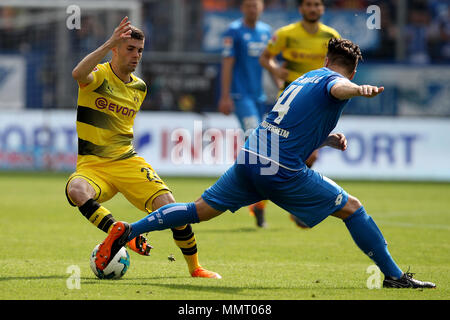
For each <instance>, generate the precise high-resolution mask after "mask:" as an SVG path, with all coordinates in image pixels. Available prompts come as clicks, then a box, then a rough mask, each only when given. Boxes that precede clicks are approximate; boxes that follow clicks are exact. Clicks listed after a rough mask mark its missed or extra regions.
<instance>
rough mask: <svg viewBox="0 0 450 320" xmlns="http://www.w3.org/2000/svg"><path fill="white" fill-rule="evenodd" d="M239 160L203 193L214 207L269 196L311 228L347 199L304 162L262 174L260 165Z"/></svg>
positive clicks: (222, 208) (231, 207)
mask: <svg viewBox="0 0 450 320" xmlns="http://www.w3.org/2000/svg"><path fill="white" fill-rule="evenodd" d="M241 154H242V152H241ZM239 163H241V162H236V163H235V164H234V165H233V166H232V167H231V168H229V169H228V170H227V171H226V172H225V173H224V174H223V175H222V176H221V177H220V178H219V180H217V182H216V183H215V184H214V185H213V186H211V187H210V188H208V189H207V190H205V192H204V193H203V195H202V198H203V200H204V201H205V202H206V203H207V204H208V205H210V206H211V207H213V208H214V209H216V210H219V211H227V210H230V211H231V212H235V211H236V210H238V209H240V208H241V207H244V206H248V205H250V204H253V203H255V202H258V201H261V200H270V201H272V202H273V203H275V204H276V205H277V206H279V207H281V208H282V209H284V210H286V211H287V212H289V213H291V214H293V215H295V216H296V217H297V218H298V219H300V220H301V221H302V222H303V223H304V224H306V225H307V226H308V227H310V228H312V227H314V226H315V225H317V224H318V223H320V222H321V221H322V220H324V219H325V218H327V217H328V216H329V215H331V214H332V213H334V212H336V211H338V210H341V209H342V208H343V207H344V206H345V204H346V203H347V201H348V194H347V192H345V190H344V189H342V188H341V187H340V186H338V185H337V184H336V183H335V182H333V181H332V180H330V179H328V178H327V177H324V176H323V175H321V174H320V173H318V172H316V171H314V170H311V169H309V168H308V167H306V166H305V167H304V168H303V169H302V170H300V171H290V170H288V169H284V168H281V167H277V173H276V174H274V175H261V167H262V166H263V165H261V164H251V165H250V164H239Z"/></svg>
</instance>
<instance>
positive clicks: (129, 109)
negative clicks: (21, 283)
mask: <svg viewBox="0 0 450 320" xmlns="http://www.w3.org/2000/svg"><path fill="white" fill-rule="evenodd" d="M144 40H145V36H144V33H143V32H142V31H141V30H139V29H137V28H136V27H133V26H132V25H131V23H130V21H128V17H125V18H124V19H123V20H122V21H121V22H120V24H119V26H118V27H117V28H116V29H115V30H114V33H113V34H112V36H111V38H110V39H108V41H106V42H105V43H104V44H103V45H102V46H100V47H99V48H98V49H97V50H95V51H93V52H92V53H90V54H89V55H87V56H86V57H85V58H84V59H83V60H82V61H81V62H80V63H78V65H77V66H76V67H75V68H74V69H73V71H72V76H73V78H74V79H75V80H77V82H78V85H79V89H78V108H77V133H78V158H77V167H76V171H75V172H74V173H73V174H72V175H71V176H70V177H69V179H68V182H67V185H66V195H67V198H68V200H69V203H70V204H71V205H72V206H77V207H78V209H79V211H80V212H81V213H82V215H83V216H84V217H86V218H87V219H88V220H89V221H90V222H91V223H92V224H94V225H95V226H96V227H98V228H99V229H100V230H102V231H104V232H106V233H108V232H109V231H110V230H111V226H112V225H113V223H114V222H115V221H116V220H115V219H114V217H113V216H112V214H111V212H110V211H109V210H108V209H106V208H105V207H103V206H102V205H101V203H103V202H105V201H107V200H109V199H111V198H112V197H113V196H114V195H116V194H117V193H118V192H120V193H122V194H123V195H124V196H125V197H126V199H127V200H128V201H129V202H131V203H132V204H133V205H134V206H135V207H136V208H138V209H140V210H142V211H144V212H146V213H150V212H152V211H154V210H156V209H158V208H159V207H161V206H164V205H166V204H169V203H174V202H175V199H174V197H173V195H172V193H171V191H170V189H169V188H168V187H167V186H166V184H165V183H164V181H163V180H161V178H160V177H159V176H158V175H157V174H156V172H155V171H154V170H153V168H152V167H151V166H150V165H149V164H148V163H147V162H146V161H145V160H144V159H143V158H142V157H139V156H138V155H137V153H136V152H135V150H134V148H133V144H132V141H133V124H134V118H135V117H136V115H137V113H138V111H139V109H140V107H141V104H142V102H143V100H144V98H145V96H146V95H147V86H146V84H145V82H144V81H143V80H141V79H139V78H138V77H136V76H135V75H133V73H132V72H134V71H135V70H136V67H137V66H138V64H139V62H140V60H141V57H142V53H143V49H144ZM110 51H112V59H111V61H110V62H107V63H103V64H100V62H101V60H102V59H103V58H104V57H105V56H106V55H107V54H108V53H109V52H110ZM172 232H173V238H174V240H175V243H176V244H177V246H178V247H179V248H180V249H181V251H182V253H183V255H184V258H185V260H186V262H187V264H188V268H189V272H190V274H191V276H193V277H204V278H221V276H220V275H219V274H217V273H215V272H212V271H208V270H206V269H204V268H203V267H202V266H201V265H200V264H199V261H198V253H197V244H196V239H195V235H194V232H193V231H192V227H191V225H189V224H188V225H185V226H181V227H177V228H173V229H172ZM128 247H129V248H130V249H132V250H133V251H135V252H137V253H139V254H141V255H149V254H150V249H151V248H152V247H151V246H150V245H149V244H148V243H147V239H146V238H145V237H143V236H138V237H136V238H134V239H132V240H131V241H129V242H128Z"/></svg>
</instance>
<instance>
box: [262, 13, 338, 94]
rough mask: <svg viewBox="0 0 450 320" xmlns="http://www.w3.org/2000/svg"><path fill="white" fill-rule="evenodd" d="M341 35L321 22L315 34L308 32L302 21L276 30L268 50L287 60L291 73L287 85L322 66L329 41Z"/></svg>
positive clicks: (286, 65) (287, 66)
mask: <svg viewBox="0 0 450 320" xmlns="http://www.w3.org/2000/svg"><path fill="white" fill-rule="evenodd" d="M340 37H341V36H340V35H339V33H338V32H337V31H336V30H334V29H333V28H331V27H328V26H326V25H324V24H322V23H319V30H318V31H317V32H316V33H314V34H311V33H308V32H307V31H306V30H305V29H304V28H303V25H302V24H301V22H300V21H299V22H296V23H292V24H289V25H287V26H284V27H282V28H280V29H278V30H277V31H275V33H274V35H273V36H272V39H271V40H270V41H269V43H268V45H267V50H268V51H269V53H270V54H271V55H273V56H276V55H278V54H280V53H281V55H282V57H283V59H284V60H285V61H286V64H285V68H286V69H288V70H289V75H288V78H287V80H286V82H285V87H286V86H287V85H288V84H289V83H291V82H292V81H294V80H295V79H297V78H298V77H300V76H301V75H303V74H304V73H306V72H309V71H311V70H315V69H319V68H322V67H323V66H324V61H325V56H326V54H327V50H328V41H329V40H330V39H331V38H340Z"/></svg>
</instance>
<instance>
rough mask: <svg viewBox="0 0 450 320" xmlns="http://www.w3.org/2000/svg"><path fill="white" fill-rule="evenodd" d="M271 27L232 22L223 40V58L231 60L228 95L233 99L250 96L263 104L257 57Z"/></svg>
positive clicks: (263, 97) (260, 75) (262, 24)
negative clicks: (253, 26)
mask: <svg viewBox="0 0 450 320" xmlns="http://www.w3.org/2000/svg"><path fill="white" fill-rule="evenodd" d="M270 33H271V28H270V26H269V25H268V24H266V23H264V22H261V21H258V22H257V23H256V26H255V28H249V27H247V26H246V25H245V24H244V22H243V20H242V19H239V20H236V21H234V22H232V23H231V24H230V26H229V28H228V30H227V31H226V32H225V34H224V38H223V45H224V48H223V52H222V56H223V57H233V58H234V59H235V62H234V66H233V79H232V83H231V94H232V96H233V97H234V98H241V97H250V98H252V99H256V100H258V101H264V100H265V95H264V90H263V85H262V72H263V69H262V67H261V65H260V64H259V56H260V55H261V53H262V51H263V50H264V48H265V47H266V44H267V42H268V40H269V39H270Z"/></svg>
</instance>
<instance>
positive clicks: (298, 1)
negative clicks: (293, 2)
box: [297, 0, 325, 6]
mask: <svg viewBox="0 0 450 320" xmlns="http://www.w3.org/2000/svg"><path fill="white" fill-rule="evenodd" d="M303 1H304V0H297V4H298V6H301V5H302V4H303ZM320 2H322V4H323V5H325V0H320Z"/></svg>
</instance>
